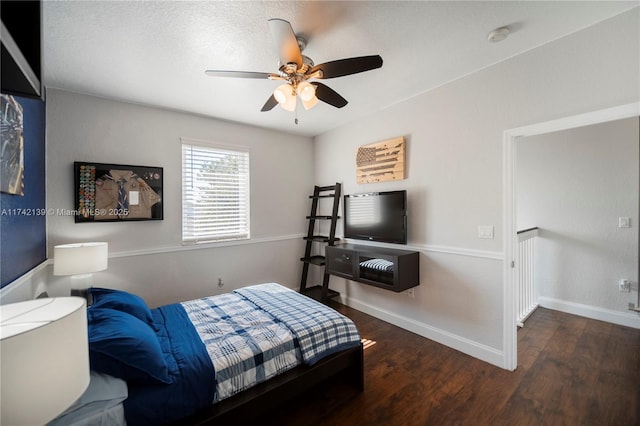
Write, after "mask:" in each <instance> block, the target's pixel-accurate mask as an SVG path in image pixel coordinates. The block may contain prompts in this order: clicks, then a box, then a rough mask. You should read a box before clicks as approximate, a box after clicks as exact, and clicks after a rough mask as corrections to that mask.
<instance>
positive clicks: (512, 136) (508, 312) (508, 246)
mask: <svg viewBox="0 0 640 426" xmlns="http://www.w3.org/2000/svg"><path fill="white" fill-rule="evenodd" d="M639 115H640V102H634V103H630V104H626V105H621V106H618V107H613V108H607V109H602V110H599V111H594V112H588V113H585V114H579V115H573V116H570V117H565V118H560V119H557V120H551V121H546V122H544V123H538V124H532V125H529V126H524V127H518V128H515V129H509V130H505V131H504V135H503V155H502V160H503V161H502V164H503V168H502V170H503V175H502V181H503V200H504V205H503V217H504V222H503V236H504V237H503V238H504V241H503V245H504V266H503V291H502V295H503V331H502V335H503V342H502V347H503V355H504V365H503V367H504V368H505V369H507V370H515V369H516V367H517V366H518V351H517V345H518V340H517V335H516V332H517V327H516V306H517V300H516V293H517V292H516V288H515V284H516V275H515V271H516V269H515V267H514V265H515V261H516V253H517V248H518V236H517V234H516V232H517V229H516V172H517V171H516V158H517V157H516V142H517V141H518V140H519V139H520V138H523V137H526V136H534V135H540V134H544V133H551V132H556V131H559V130H567V129H573V128H576V127H582V126H588V125H591V124H598V123H605V122H607V121H614V120H621V119H624V118H630V117H637V116H639Z"/></svg>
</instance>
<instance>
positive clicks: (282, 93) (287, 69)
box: [205, 18, 382, 124]
mask: <svg viewBox="0 0 640 426" xmlns="http://www.w3.org/2000/svg"><path fill="white" fill-rule="evenodd" d="M269 27H270V29H271V34H272V36H273V40H274V41H275V43H276V45H277V46H278V50H279V52H278V53H279V58H280V68H279V69H278V72H277V73H266V72H250V71H222V70H207V71H205V74H206V75H208V76H211V77H236V78H257V79H269V80H283V81H284V84H282V85H280V86H278V87H277V88H276V89H275V90H274V92H273V94H272V95H271V97H269V99H268V100H267V102H266V103H265V104H264V106H263V107H262V110H261V111H271V110H272V109H273V108H274V107H275V106H276V105H278V104H280V106H281V107H282V108H284V109H285V110H287V111H294V110H295V108H296V104H297V100H296V99H297V98H298V97H299V98H300V101H301V103H302V105H303V106H304V108H305V109H311V108H313V107H314V106H315V105H316V104H317V103H318V100H320V101H323V102H326V103H327V104H329V105H332V106H334V107H336V108H342V107H344V106H345V105H346V104H347V100H346V99H345V98H343V97H342V96H340V95H339V94H338V93H337V92H336V91H335V90H333V89H331V88H330V87H329V86H327V85H325V84H323V83H320V82H316V81H313V82H309V81H307V80H311V79H320V80H322V79H327V78H335V77H343V76H346V75H351V74H357V73H361V72H364V71H370V70H373V69H376V68H380V67H381V66H382V58H381V57H380V55H371V56H360V57H355V58H347V59H339V60H336V61H330V62H325V63H324V64H320V65H315V64H314V63H313V61H312V60H311V59H310V58H309V57H307V56H305V55H303V54H302V51H303V50H304V48H305V47H306V44H307V41H306V40H305V39H304V38H303V37H300V36H297V37H296V35H295V33H294V32H293V28H292V27H291V24H290V23H289V22H288V21H285V20H284V19H277V18H276V19H269ZM296 124H297V120H296Z"/></svg>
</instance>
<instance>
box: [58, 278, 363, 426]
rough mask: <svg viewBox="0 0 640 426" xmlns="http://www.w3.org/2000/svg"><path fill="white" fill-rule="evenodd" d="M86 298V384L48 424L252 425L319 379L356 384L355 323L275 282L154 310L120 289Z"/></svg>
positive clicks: (359, 377)
mask: <svg viewBox="0 0 640 426" xmlns="http://www.w3.org/2000/svg"><path fill="white" fill-rule="evenodd" d="M86 296H87V300H88V305H89V307H88V309H87V319H88V329H89V349H90V363H91V369H92V381H91V385H90V387H89V389H88V391H87V392H86V395H84V396H83V398H81V400H80V401H79V402H78V403H76V404H74V406H72V407H71V408H70V409H69V410H67V412H65V413H63V415H62V416H61V417H59V418H58V419H56V420H55V421H54V422H52V425H56V426H57V425H58V424H60V425H61V424H67V425H70V424H74V425H75V424H77V425H80V424H86V423H83V421H84V419H88V418H92V420H91V421H92V422H93V424H96V422H95V417H96V416H97V415H98V414H96V412H98V411H99V412H101V413H102V415H104V416H110V417H106V418H108V419H109V424H117V422H116V420H114V419H115V418H117V417H120V418H122V417H123V418H124V419H123V420H126V423H127V424H129V425H161V424H172V423H176V424H178V423H179V424H193V425H204V424H214V423H215V424H220V421H240V420H250V419H251V418H253V417H256V416H259V415H260V413H261V412H263V411H265V410H266V409H272V408H273V407H274V406H275V405H276V404H279V403H282V402H284V401H285V400H286V399H288V398H289V397H292V396H295V395H297V394H299V393H300V392H302V391H305V390H307V389H309V388H311V387H313V386H315V385H317V384H319V383H320V382H323V381H326V380H335V379H337V378H340V379H344V380H347V381H348V382H349V383H351V384H352V385H353V386H354V387H356V388H357V389H358V390H362V389H363V386H364V383H363V362H362V361H363V360H362V345H361V343H360V336H359V334H358V331H357V329H356V327H355V325H354V324H353V322H351V320H349V319H348V318H346V317H344V316H342V315H341V314H339V313H338V312H336V311H334V310H333V309H331V308H329V307H327V306H325V305H322V304H320V303H318V302H316V301H315V300H312V299H310V298H308V297H306V296H303V295H301V294H299V293H297V292H295V291H293V290H291V289H288V288H286V287H284V286H282V285H279V284H276V283H265V284H259V285H254V286H249V287H244V288H241V289H238V290H234V291H233V292H231V293H227V294H222V295H217V296H212V297H206V298H202V299H197V300H191V301H187V302H181V303H176V304H170V305H165V306H161V307H159V308H155V309H149V308H148V307H147V306H146V304H145V303H144V301H142V299H141V298H139V297H138V296H136V295H133V294H131V293H127V292H123V291H118V290H111V289H102V288H91V289H88V290H87V292H86ZM94 379H95V382H94ZM105 379H107V380H110V381H111V382H112V383H111V384H109V385H103V384H102V383H101V381H103V380H105ZM113 383H117V386H115V387H114V386H113ZM123 383H125V384H126V386H125V387H126V395H124V396H123V394H122V393H123V392H122V384H123ZM107 388H110V389H115V388H117V389H118V391H117V392H115V393H114V394H113V395H111V396H112V397H113V398H110V397H109V396H108V395H107V394H108V392H104V391H101V392H98V393H100V397H99V398H97V399H98V400H99V401H98V402H96V398H94V397H92V396H90V395H88V394H89V393H93V392H94V391H95V389H100V390H103V389H107ZM83 399H84V401H83ZM89 406H101V407H100V408H98V407H94V408H93V409H92V410H91V412H86V411H87V410H88V408H87V407H89ZM80 410H84V411H85V413H84V414H83V415H80V414H79V411H80ZM73 416H75V417H73ZM71 419H73V421H71ZM118 422H120V423H124V421H122V420H118ZM97 424H99V423H97Z"/></svg>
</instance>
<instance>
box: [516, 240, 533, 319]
mask: <svg viewBox="0 0 640 426" xmlns="http://www.w3.org/2000/svg"><path fill="white" fill-rule="evenodd" d="M537 235H538V228H533V229H528V230H526V231H521V232H518V262H517V263H516V266H517V268H518V270H517V272H518V273H517V277H518V283H517V289H516V291H517V294H518V317H517V323H518V325H519V326H521V327H522V325H523V324H524V321H525V320H526V319H527V317H528V316H529V315H531V313H532V312H533V311H534V310H535V309H536V308H537V307H538V300H537V297H536V291H535V280H534V252H535V246H534V244H535V237H536V236H537Z"/></svg>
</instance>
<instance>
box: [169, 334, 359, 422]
mask: <svg viewBox="0 0 640 426" xmlns="http://www.w3.org/2000/svg"><path fill="white" fill-rule="evenodd" d="M329 380H335V381H337V380H344V381H345V382H346V383H348V384H350V385H351V386H353V387H354V388H355V389H357V390H358V391H363V390H364V358H363V347H362V344H360V345H359V346H357V347H355V348H351V349H347V350H344V351H342V352H338V353H336V354H333V355H330V356H328V357H326V358H324V359H322V360H320V361H318V362H317V363H315V364H314V365H313V366H306V365H300V366H298V367H296V368H294V369H292V370H289V371H287V372H286V373H284V374H281V375H279V376H276V377H274V378H272V379H270V380H268V381H266V382H263V383H260V384H259V385H256V386H254V387H252V388H250V389H247V390H245V391H243V392H240V393H239V394H237V395H235V396H232V397H230V398H227V399H225V400H222V401H220V402H218V403H217V404H214V405H212V406H211V407H207V408H205V409H203V410H202V411H200V412H198V413H196V414H194V415H193V416H189V417H186V418H184V419H182V420H180V421H178V422H176V423H175V424H176V425H191V426H199V425H221V424H233V423H231V422H246V421H249V420H252V419H255V418H257V417H259V416H264V415H265V413H267V411H269V410H273V409H274V408H275V407H276V406H277V405H278V404H282V403H284V402H286V401H287V400H289V399H291V398H293V397H294V396H296V395H299V394H300V393H302V392H304V391H306V390H309V389H311V388H313V387H315V386H317V385H319V384H320V383H323V382H328V381H329ZM262 418H263V419H264V418H265V417H262Z"/></svg>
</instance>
